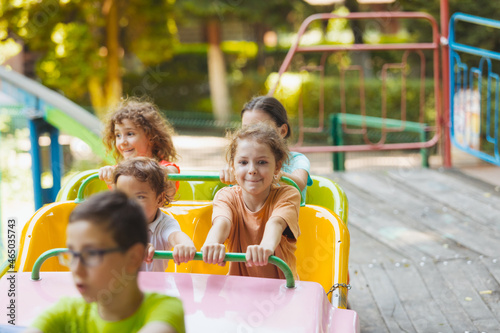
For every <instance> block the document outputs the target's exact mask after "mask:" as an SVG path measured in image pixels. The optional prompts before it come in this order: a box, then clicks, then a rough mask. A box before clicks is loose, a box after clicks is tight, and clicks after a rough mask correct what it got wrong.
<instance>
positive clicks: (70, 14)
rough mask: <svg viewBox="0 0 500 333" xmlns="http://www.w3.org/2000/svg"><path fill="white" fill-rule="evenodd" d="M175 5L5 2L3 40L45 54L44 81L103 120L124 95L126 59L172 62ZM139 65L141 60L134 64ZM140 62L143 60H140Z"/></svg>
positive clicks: (0, 20) (96, 0)
mask: <svg viewBox="0 0 500 333" xmlns="http://www.w3.org/2000/svg"><path fill="white" fill-rule="evenodd" d="M174 3H175V0H154V1H141V0H122V1H118V0H24V1H21V0H19V1H11V0H0V38H1V39H2V40H6V39H7V36H9V35H11V34H12V33H14V34H15V35H16V36H18V37H19V38H21V39H22V40H23V42H24V43H25V45H26V46H27V47H28V48H29V49H30V50H31V51H35V52H39V54H40V55H41V58H40V59H39V61H38V63H37V66H36V72H37V75H38V76H39V77H40V79H41V80H42V82H43V83H44V84H45V85H47V86H49V87H51V88H54V89H58V90H60V91H62V92H63V93H64V94H65V95H66V96H68V97H69V98H71V99H73V100H81V99H82V98H83V96H85V95H86V94H87V93H88V94H89V98H90V101H91V104H92V106H93V107H94V109H95V110H96V113H97V114H98V116H100V117H102V116H103V114H104V113H105V111H106V110H107V108H109V107H110V106H112V105H114V104H116V102H117V101H118V100H119V99H120V97H121V96H122V74H123V70H124V68H123V67H124V65H123V62H124V59H127V60H130V61H129V62H131V63H134V62H135V63H137V62H139V63H140V64H141V66H142V67H143V68H144V67H146V66H153V65H156V64H159V63H161V62H163V61H165V60H168V59H170V58H171V57H172V50H173V46H174V44H175V43H176V42H177V28H176V25H175V21H174V19H173V6H174ZM134 60H135V61H134ZM137 60H139V61H137Z"/></svg>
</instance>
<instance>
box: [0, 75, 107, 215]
mask: <svg viewBox="0 0 500 333" xmlns="http://www.w3.org/2000/svg"><path fill="white" fill-rule="evenodd" d="M0 90H1V91H2V92H3V93H5V94H6V95H8V96H10V97H11V98H12V99H13V100H14V101H16V102H17V103H18V105H17V107H18V108H19V109H20V112H21V113H22V114H24V115H25V116H26V117H27V118H28V123H29V129H30V142H31V161H32V177H33V192H34V198H35V209H39V208H40V207H42V206H43V205H44V204H47V203H50V202H54V200H55V199H56V196H57V193H58V192H59V189H60V188H61V179H62V175H63V173H64V170H63V163H62V151H61V146H60V145H59V140H58V139H59V133H60V131H61V130H62V131H64V132H66V133H70V134H71V135H73V136H75V137H78V138H80V139H81V140H83V141H84V142H86V143H87V144H88V145H89V146H90V148H91V149H92V151H93V152H94V153H95V154H96V155H98V156H100V157H101V158H103V159H106V158H107V157H106V155H105V152H104V147H103V145H102V142H101V139H100V137H101V129H102V124H101V122H100V121H99V119H97V118H96V117H95V116H94V115H92V114H90V113H89V112H88V111H87V110H85V109H83V108H82V107H80V106H78V105H76V104H75V103H73V102H72V101H70V100H69V99H67V98H66V97H64V96H61V95H60V94H58V93H56V92H54V91H52V90H50V89H48V88H47V87H45V86H43V85H41V84H40V83H38V82H36V81H34V80H31V79H28V78H27V77H25V76H23V75H21V74H18V73H16V72H14V71H9V70H6V69H5V68H3V67H0ZM45 134H48V135H49V137H50V163H48V164H49V165H50V170H47V171H50V173H51V174H52V179H53V182H52V187H51V188H43V187H42V173H43V172H44V171H45V170H43V168H42V156H41V148H40V144H39V138H40V137H41V136H42V135H45Z"/></svg>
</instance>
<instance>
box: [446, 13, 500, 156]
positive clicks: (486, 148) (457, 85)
mask: <svg viewBox="0 0 500 333" xmlns="http://www.w3.org/2000/svg"><path fill="white" fill-rule="evenodd" d="M458 22H467V23H472V24H475V25H478V26H484V27H490V28H495V29H500V21H496V20H491V19H486V18H482V17H477V16H472V15H468V14H463V13H455V14H454V15H453V16H452V17H451V19H450V35H449V49H450V66H449V68H450V91H449V93H450V132H451V142H452V143H453V144H454V145H455V146H456V147H458V148H460V149H461V150H463V151H465V152H467V153H469V154H471V155H473V156H476V157H478V158H481V159H483V160H485V161H487V162H490V163H493V164H496V165H500V151H499V145H498V125H499V124H498V105H499V81H500V80H499V78H500V76H499V74H498V73H494V72H493V61H500V52H495V51H491V50H486V49H482V48H479V47H475V46H471V45H465V44H462V43H458V42H457V41H456V35H455V32H456V25H457V23H458ZM464 53H465V54H469V55H472V56H476V57H478V58H479V61H478V63H477V67H474V66H468V64H467V62H466V61H462V57H461V54H464ZM469 62H470V61H469ZM497 64H498V63H497ZM484 122H485V123H484Z"/></svg>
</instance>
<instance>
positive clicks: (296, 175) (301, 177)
mask: <svg viewBox="0 0 500 333" xmlns="http://www.w3.org/2000/svg"><path fill="white" fill-rule="evenodd" d="M282 175H283V176H285V177H288V178H290V179H291V180H293V181H294V182H295V184H297V186H298V187H299V188H300V190H301V191H303V190H304V189H305V188H306V186H307V178H308V177H309V174H308V173H307V171H306V170H304V169H295V170H294V171H293V172H292V173H288V172H282Z"/></svg>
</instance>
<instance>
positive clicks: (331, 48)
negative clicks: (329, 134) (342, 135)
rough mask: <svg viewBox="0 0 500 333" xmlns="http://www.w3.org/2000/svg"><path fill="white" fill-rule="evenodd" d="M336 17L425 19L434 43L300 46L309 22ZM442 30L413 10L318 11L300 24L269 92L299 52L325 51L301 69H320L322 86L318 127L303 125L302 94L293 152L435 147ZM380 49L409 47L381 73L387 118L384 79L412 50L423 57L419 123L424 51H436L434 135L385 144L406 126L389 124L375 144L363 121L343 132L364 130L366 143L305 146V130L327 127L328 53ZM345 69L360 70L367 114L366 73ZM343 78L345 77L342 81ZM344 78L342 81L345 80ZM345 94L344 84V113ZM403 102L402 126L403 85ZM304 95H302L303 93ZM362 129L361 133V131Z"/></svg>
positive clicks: (439, 124) (439, 119) (439, 122)
mask: <svg viewBox="0 0 500 333" xmlns="http://www.w3.org/2000/svg"><path fill="white" fill-rule="evenodd" d="M336 18H341V19H348V20H357V19H377V18H384V19H387V18H395V19H423V20H427V21H428V22H429V23H430V25H431V27H432V42H430V43H400V44H378V45H371V44H353V45H342V46H338V45H317V46H299V44H300V40H301V38H302V36H303V35H304V33H305V32H306V30H307V28H308V27H309V25H310V24H311V23H312V22H313V21H316V20H329V19H336ZM439 37H440V35H439V32H438V27H437V23H436V20H435V19H434V18H433V17H432V16H430V15H428V14H425V13H411V12H373V13H352V14H349V15H347V16H338V15H334V14H315V15H311V16H309V17H308V18H307V19H306V20H305V21H304V22H303V23H302V25H301V26H300V29H299V32H298V34H297V40H296V41H295V43H294V44H293V46H292V47H291V48H290V50H289V51H288V53H287V55H286V57H285V60H284V61H283V64H282V65H281V68H280V70H279V73H278V81H277V83H276V85H275V86H274V87H273V88H272V89H271V90H270V91H269V95H273V94H274V92H275V90H276V89H277V87H278V85H279V82H280V80H281V77H282V75H283V74H284V73H285V72H286V71H287V69H288V67H289V66H290V63H291V61H292V58H293V57H294V55H295V54H297V53H312V52H316V53H317V52H319V53H323V57H322V59H321V63H320V65H319V66H317V67H314V68H302V70H304V69H305V70H309V71H312V70H315V71H320V72H321V73H320V74H321V81H320V82H321V88H320V105H319V126H318V127H315V128H304V124H303V110H302V96H301V97H300V100H299V111H298V112H299V114H298V116H299V138H298V142H297V145H296V146H295V147H293V150H294V151H298V152H302V153H319V152H340V151H367V150H395V149H419V148H429V147H432V146H434V145H435V144H436V143H437V142H438V140H439V137H440V135H441V127H442V124H443V121H442V120H443V119H442V117H441V94H440V90H439V86H440V85H439V47H440V45H439ZM379 50H406V52H405V53H404V55H403V63H401V64H386V65H384V67H383V74H382V79H383V87H382V99H383V105H382V107H383V110H382V118H385V116H386V107H385V99H386V98H385V94H386V92H385V78H386V75H387V71H388V70H390V69H400V70H401V69H402V68H404V66H405V64H406V60H407V58H408V55H409V53H410V52H415V53H417V54H418V55H419V56H420V59H421V79H422V82H421V93H420V122H423V114H424V113H423V112H424V95H423V84H424V82H423V77H424V71H425V68H424V64H425V59H424V56H423V52H422V50H432V51H433V72H434V73H433V74H434V95H435V109H436V126H433V127H428V128H427V130H428V131H435V134H434V136H433V137H432V138H431V139H430V140H428V141H426V142H412V143H391V144H387V143H384V141H385V137H386V133H387V132H389V131H394V130H396V131H401V130H403V129H404V127H402V128H398V129H394V128H393V129H388V128H386V127H383V128H382V138H381V140H380V141H379V142H376V143H373V142H370V141H369V140H368V137H367V134H366V132H367V128H366V126H365V125H364V124H363V126H362V128H361V129H356V130H354V129H349V128H347V127H346V125H343V126H344V131H346V132H349V131H353V130H354V131H358V133H363V135H364V141H365V143H366V144H364V145H348V146H309V147H307V146H302V144H303V137H304V132H321V131H323V129H324V104H323V103H324V101H323V100H322V99H323V96H324V92H323V79H324V69H325V61H326V58H327V57H326V55H328V54H331V53H334V52H338V51H379ZM345 70H357V71H359V72H360V84H361V89H360V98H361V113H362V114H363V115H366V114H365V102H364V91H363V85H364V81H363V72H362V69H361V68H360V67H359V66H350V67H348V68H346V69H344V70H342V71H341V76H342V77H343V76H344V75H345V73H344V71H345ZM402 80H403V81H402V82H403V85H404V82H405V76H404V74H403V73H402ZM342 81H343V80H342ZM342 81H341V82H342ZM344 93H345V88H344V87H343V85H342V84H341V99H342V100H341V102H342V103H341V104H342V106H341V112H342V113H345V112H346V110H345V109H346V108H345V100H344ZM401 94H402V96H401V98H402V104H401V120H402V121H403V126H404V121H405V120H406V103H405V99H406V98H405V96H406V91H405V89H404V86H403V87H402V92H401ZM301 95H302V94H301ZM360 131H361V132H360Z"/></svg>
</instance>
